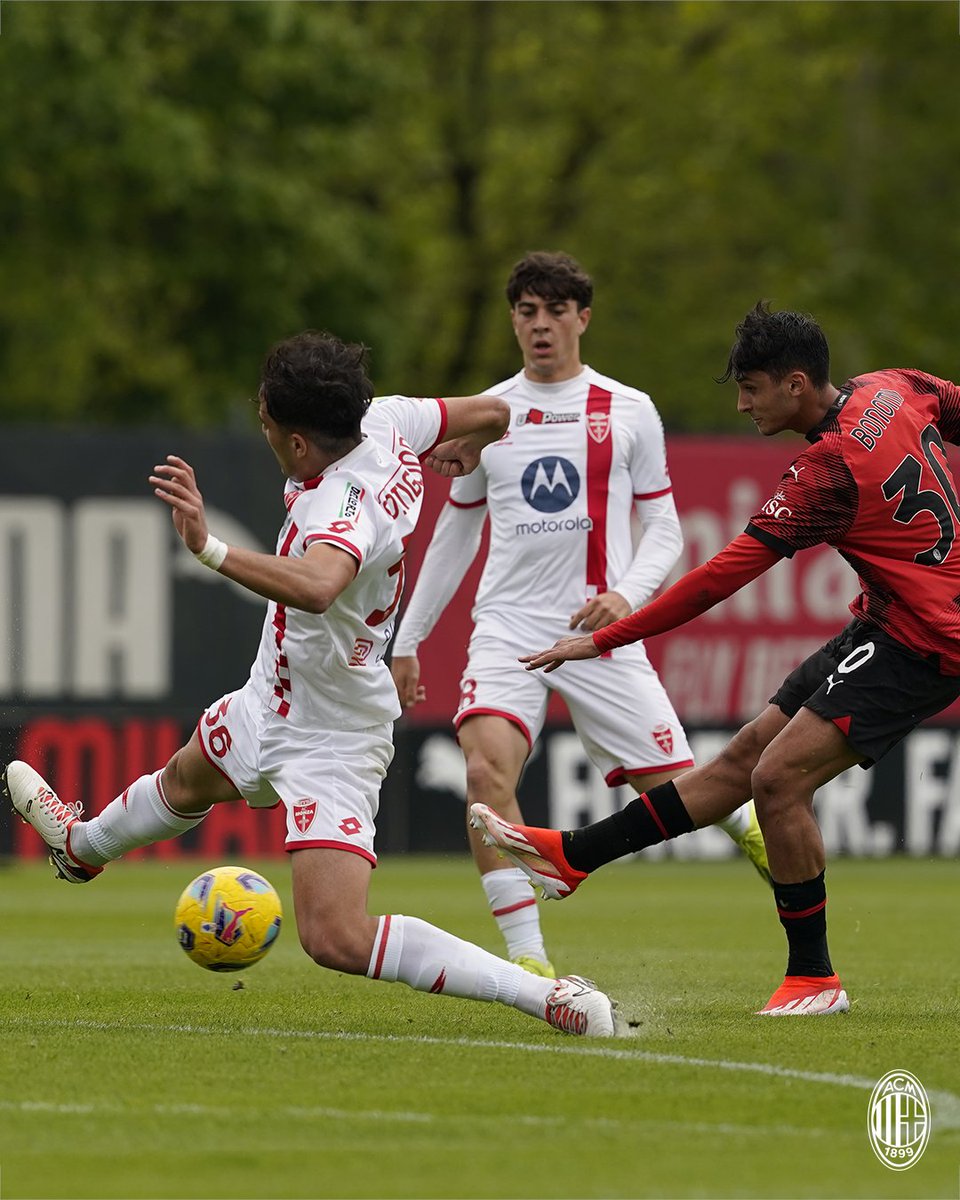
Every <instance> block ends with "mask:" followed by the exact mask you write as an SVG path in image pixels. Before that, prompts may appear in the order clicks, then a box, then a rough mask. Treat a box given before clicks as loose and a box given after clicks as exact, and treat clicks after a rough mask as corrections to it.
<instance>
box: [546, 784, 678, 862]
mask: <svg viewBox="0 0 960 1200" xmlns="http://www.w3.org/2000/svg"><path fill="white" fill-rule="evenodd" d="M693 827H694V825H693V821H692V820H691V819H690V814H689V813H688V812H687V810H686V809H685V808H684V806H683V801H682V800H681V799H680V793H679V792H678V791H677V789H676V787H675V786H674V784H673V781H672V780H671V781H669V782H668V783H661V784H660V785H659V786H657V787H655V788H651V789H650V791H649V792H644V793H643V795H641V796H638V797H637V798H636V800H631V801H630V803H629V804H628V805H627V807H626V808H625V809H623V810H622V811H621V812H615V813H614V814H613V816H611V817H605V818H604V819H603V820H602V821H596V822H594V824H593V825H587V826H585V827H584V828H583V829H573V830H570V831H568V832H565V833H564V834H563V841H562V845H563V852H564V854H565V855H566V858H567V862H568V863H569V864H570V866H571V867H574V868H575V869H576V870H577V871H595V870H596V869H597V867H602V866H603V864H604V863H608V862H613V860H614V859H615V858H622V857H623V856H624V855H625V854H636V852H637V851H638V850H643V849H645V847H647V846H656V845H657V843H658V842H665V841H666V840H667V839H668V838H675V837H679V835H680V834H681V833H689V832H690V830H691V829H693Z"/></svg>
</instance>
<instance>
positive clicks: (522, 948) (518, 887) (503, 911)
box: [480, 867, 547, 962]
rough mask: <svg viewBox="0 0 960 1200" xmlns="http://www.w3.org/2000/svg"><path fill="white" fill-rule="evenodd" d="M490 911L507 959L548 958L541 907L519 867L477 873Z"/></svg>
mask: <svg viewBox="0 0 960 1200" xmlns="http://www.w3.org/2000/svg"><path fill="white" fill-rule="evenodd" d="M480 882H481V883H482V884H483V890H484V892H486V895H487V904H489V906H490V913H491V916H492V917H493V919H494V920H495V921H496V923H497V928H498V929H499V930H500V932H501V933H502V934H503V939H504V941H505V942H506V943H507V954H508V956H509V957H510V958H514V959H515V958H519V957H520V956H521V955H522V954H529V955H530V956H531V957H532V958H539V959H540V961H541V962H546V961H547V951H546V949H545V948H544V945H543V934H542V932H541V931H540V910H539V908H538V907H537V897H536V894H535V893H534V890H533V887H532V885H531V883H530V880H529V878H528V877H527V876H526V875H525V874H524V873H523V871H521V870H520V868H519V867H508V868H507V869H506V870H502V871H488V872H487V873H486V875H481V876H480Z"/></svg>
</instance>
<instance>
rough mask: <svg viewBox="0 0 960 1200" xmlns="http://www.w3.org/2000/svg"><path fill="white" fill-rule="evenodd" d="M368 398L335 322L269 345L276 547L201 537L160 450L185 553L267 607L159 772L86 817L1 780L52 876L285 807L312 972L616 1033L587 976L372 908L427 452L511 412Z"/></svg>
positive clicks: (192, 489) (489, 428)
mask: <svg viewBox="0 0 960 1200" xmlns="http://www.w3.org/2000/svg"><path fill="white" fill-rule="evenodd" d="M371 394H372V388H371V386H370V382H369V380H368V378H367V375H366V370H365V366H364V354H363V349H362V347H357V346H350V345H347V344H345V343H343V342H341V341H340V340H339V339H337V338H334V337H331V336H330V335H329V334H319V333H315V332H312V331H311V332H307V333H304V334H300V335H298V336H297V337H293V338H290V339H288V340H287V341H286V342H282V343H280V344H279V345H278V346H276V347H275V348H274V349H273V351H272V352H271V353H270V355H269V356H268V358H267V360H266V362H265V364H264V368H263V372H262V376H261V386H260V391H259V411H260V420H261V423H262V428H263V432H264V435H265V437H266V440H267V442H268V443H269V445H270V448H271V450H272V451H273V453H274V455H275V456H276V458H277V461H278V462H279V464H280V467H281V469H282V470H283V472H284V474H285V475H286V476H287V484H286V488H285V491H284V504H285V507H286V519H285V521H284V523H283V527H282V528H281V530H280V535H279V539H278V542H277V551H276V554H261V553H257V552H254V551H251V550H245V549H242V548H240V547H237V546H227V545H226V544H225V543H223V542H221V541H220V540H219V539H217V538H216V537H214V536H213V535H211V534H210V533H209V532H208V530H207V523H206V517H205V514H204V504H203V497H202V496H201V494H200V491H199V488H198V486H197V482H196V479H195V477H194V473H193V470H192V468H191V467H190V465H189V464H188V463H186V462H185V461H184V460H183V459H180V458H177V457H175V456H173V455H170V456H168V458H167V461H166V462H165V463H164V464H162V465H160V466H157V467H156V468H155V469H154V474H153V475H152V476H151V477H150V483H151V484H152V486H153V488H154V491H155V493H156V495H157V496H158V497H159V498H160V499H161V500H162V501H164V502H165V503H166V504H168V505H169V506H170V508H171V511H172V516H173V521H174V525H175V527H176V530H177V533H178V534H179V535H180V537H181V538H182V539H183V541H184V543H185V544H186V545H187V547H188V548H189V549H190V550H191V551H192V552H193V553H194V554H195V555H196V556H197V558H198V559H199V560H200V561H201V562H202V563H204V564H205V565H206V566H208V567H211V568H212V569H214V570H218V571H219V572H220V573H221V574H223V575H225V576H226V577H227V578H229V579H232V580H235V581H236V582H238V583H240V584H242V585H244V586H245V587H247V588H249V589H250V590H251V591H254V592H256V593H257V594H259V595H261V596H264V597H266V599H267V600H268V601H269V604H268V607H267V613H266V617H265V620H264V625H263V633H262V636H261V640H260V648H259V652H258V654H257V658H256V661H255V662H254V664H253V667H252V669H251V672H250V676H249V678H248V680H247V682H246V683H245V684H244V686H243V687H242V688H240V689H239V691H235V692H231V693H229V694H228V695H226V696H223V697H222V698H221V699H220V700H217V701H216V702H214V703H213V704H211V705H210V706H209V707H208V708H207V709H206V711H205V712H204V714H203V715H202V717H201V719H200V722H199V724H198V726H197V729H196V731H195V733H194V734H193V736H192V737H191V739H190V741H189V743H188V744H187V745H186V746H185V747H183V748H182V749H181V750H179V751H177V753H176V754H175V755H174V756H173V758H172V759H171V760H170V762H169V763H168V764H167V766H166V767H165V768H164V769H163V770H161V771H157V772H155V773H153V774H151V775H144V776H141V777H140V778H139V779H137V780H135V781H134V782H133V783H131V784H130V785H129V787H127V788H126V790H125V791H124V792H123V793H122V795H120V796H118V797H117V798H116V799H115V800H113V801H112V802H111V803H109V804H108V805H107V807H106V808H105V809H104V811H103V812H102V813H100V814H99V815H98V816H96V817H94V818H92V819H91V820H88V821H83V820H82V819H81V816H82V814H81V810H80V806H79V805H78V804H76V803H71V802H64V801H61V800H60V798H59V797H58V796H57V795H56V794H55V793H54V792H53V791H52V790H51V789H50V788H49V786H48V785H47V784H46V783H45V781H44V780H43V779H42V778H41V777H40V776H39V775H38V774H37V772H36V771H35V770H33V768H32V767H30V766H29V765H28V764H26V763H22V762H12V763H10V764H9V765H8V767H7V769H6V771H5V772H4V777H3V786H4V789H5V791H6V793H7V795H8V796H9V798H10V800H11V802H12V804H13V807H14V809H15V810H16V811H17V812H18V813H19V814H20V816H21V817H23V819H24V820H26V821H27V822H29V823H30V824H31V825H32V826H33V827H34V829H36V830H37V832H38V833H39V834H40V835H41V837H43V839H44V840H45V841H46V843H47V845H48V846H49V848H50V850H51V861H52V862H53V864H54V866H55V868H56V870H57V873H58V875H59V876H60V877H61V878H63V879H66V880H68V881H70V882H74V883H85V882H88V881H89V880H91V879H93V878H94V877H95V876H96V875H98V874H100V872H101V871H102V870H103V867H104V865H105V864H106V863H108V862H110V861H112V860H114V859H116V858H119V857H120V856H121V855H122V854H124V853H126V852H128V851H130V850H132V849H134V848H135V847H137V846H143V845H147V844H149V843H151V842H156V841H160V840H162V839H165V838H170V837H175V836H177V835H178V834H181V833H184V832H186V831H187V830H189V829H193V828H195V827H196V825H197V824H198V822H199V821H201V820H203V818H204V817H205V816H206V814H207V813H208V812H209V811H210V807H211V805H213V804H216V803H229V802H237V801H239V800H241V799H245V800H246V802H247V803H248V804H249V805H251V806H254V807H256V806H264V805H274V804H276V803H278V802H282V803H283V804H284V805H285V807H286V811H287V837H286V848H287V849H288V850H290V851H293V852H294V853H293V854H292V874H293V894H294V904H295V909H296V918H297V929H298V932H299V935H300V941H301V944H302V945H303V947H304V949H305V950H306V952H307V953H308V954H309V955H310V956H311V957H312V958H313V959H314V960H315V961H316V962H317V963H319V964H320V965H321V966H325V967H330V968H332V969H333V970H337V971H344V972H347V973H351V974H366V975H367V976H369V977H370V978H373V979H381V980H386V981H396V980H400V981H402V982H404V983H406V984H408V985H409V986H410V987H413V988H416V989H418V990H420V991H426V992H436V993H443V994H445V995H452V996H462V997H469V998H472V999H476V1000H496V1001H499V1002H500V1003H503V1004H507V1005H510V1006H512V1007H515V1008H518V1009H520V1010H521V1011H523V1012H526V1013H528V1014H530V1015H532V1016H536V1017H539V1018H541V1019H543V1020H546V1021H547V1022H549V1023H550V1024H551V1025H553V1026H554V1027H556V1028H558V1029H562V1030H564V1031H566V1032H570V1033H577V1034H590V1035H594V1036H613V1034H614V1019H615V1018H614V1008H613V1005H612V1003H611V1001H610V1000H609V998H608V997H607V996H605V995H604V993H603V992H600V991H598V990H597V989H596V988H595V987H594V986H593V985H592V984H590V983H589V981H586V980H583V979H580V978H579V977H576V976H571V977H568V978H565V979H560V980H555V979H541V978H537V977H534V976H531V975H530V974H529V973H528V972H526V971H524V970H522V969H521V968H520V967H518V966H516V965H515V964H513V963H509V962H506V961H504V960H503V959H499V958H496V957H495V956H494V955H492V954H489V953H488V952H487V951H485V950H481V949H480V948H479V947H477V946H474V945H472V944H470V943H468V942H464V941H462V940H461V939H459V938H456V937H454V936H453V935H451V934H449V933H446V932H444V931H443V930H441V929H437V928H436V927H435V926H432V925H429V924H427V923H426V922H425V921H421V920H418V919H417V918H416V917H407V916H400V915H389V916H381V917H373V916H370V915H368V913H367V892H368V887H369V878H370V871H371V868H372V867H373V866H375V865H376V857H375V854H374V850H373V836H374V822H375V818H376V814H377V806H378V798H379V790H380V783H381V781H382V779H383V776H384V774H385V773H386V770H387V767H388V765H389V763H390V760H391V758H392V756H393V743H392V736H391V734H392V722H393V721H394V719H395V718H396V717H397V716H398V715H399V711H400V707H399V703H398V700H397V693H396V689H395V687H394V685H393V681H392V679H391V677H390V673H389V670H388V669H387V667H386V665H385V664H384V654H385V651H386V648H387V646H388V644H389V641H390V638H391V635H392V632H393V621H394V614H395V611H396V608H397V604H398V603H399V600H400V595H401V593H402V590H403V577H404V572H403V559H404V550H405V546H406V542H407V539H408V538H409V536H410V535H411V533H412V532H413V529H414V527H415V525H416V521H417V517H418V516H419V513H420V507H421V499H422V492H423V476H422V470H421V459H425V460H426V461H427V462H428V463H430V464H431V465H433V466H435V467H436V469H438V470H439V471H440V473H441V474H445V475H453V476H456V475H457V474H459V473H461V472H462V471H464V470H469V469H470V468H471V467H473V466H475V465H476V463H477V461H478V458H479V453H480V451H481V449H482V448H483V447H484V446H485V445H487V444H488V443H489V442H490V441H492V440H494V439H496V438H497V437H499V436H500V435H501V434H502V433H503V431H504V429H505V427H506V419H507V411H506V406H505V405H504V403H503V402H502V401H501V400H499V399H496V398H492V397H459V398H456V399H453V400H446V401H444V400H415V399H410V398H403V397H391V398H388V399H385V400H383V401H381V402H378V403H377V404H375V405H373V407H372V408H371V407H369V405H370V398H371ZM361 422H362V424H361Z"/></svg>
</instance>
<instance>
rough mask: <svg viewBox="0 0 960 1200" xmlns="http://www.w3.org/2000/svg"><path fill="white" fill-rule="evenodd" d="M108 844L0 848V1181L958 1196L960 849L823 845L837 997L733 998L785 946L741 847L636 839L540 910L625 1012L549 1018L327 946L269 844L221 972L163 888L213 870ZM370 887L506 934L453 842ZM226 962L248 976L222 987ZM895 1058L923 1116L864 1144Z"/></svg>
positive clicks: (454, 922) (440, 915)
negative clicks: (363, 969) (722, 857)
mask: <svg viewBox="0 0 960 1200" xmlns="http://www.w3.org/2000/svg"><path fill="white" fill-rule="evenodd" d="M208 865H213V864H207V863H198V862H193V861H181V862H170V861H167V862H165V863H163V864H160V863H157V862H150V863H147V862H144V863H129V864H124V863H121V864H117V865H116V866H114V867H112V868H111V869H110V870H109V871H107V872H106V874H105V875H104V876H103V877H102V878H101V879H99V880H97V881H96V882H95V883H94V884H92V885H90V886H88V887H82V888H80V887H70V886H68V885H66V884H63V883H56V882H55V881H54V880H53V879H52V877H51V875H50V872H49V868H47V867H45V866H44V867H40V866H39V865H33V864H31V865H19V866H8V867H6V868H4V869H3V870H0V894H2V897H3V931H2V935H0V1195H2V1196H3V1197H4V1200H13V1198H16V1197H71V1198H80V1197H104V1198H105V1197H161V1198H162V1197H168V1198H173V1197H177V1198H180V1197H207V1198H210V1200H216V1198H219V1197H230V1198H234V1200H244V1198H247V1197H250V1198H253V1197H531V1198H535V1197H546V1196H550V1197H646V1196H651V1197H659V1196H677V1197H714V1196H716V1197H726V1196H730V1197H739V1196H744V1197H747V1196H757V1197H760V1196H771V1197H807V1196H809V1197H861V1196H862V1197H873V1196H877V1197H887V1196H890V1197H900V1196H903V1197H939V1196H949V1197H956V1196H957V1194H958V1188H960V998H958V996H960V933H958V926H957V911H958V900H960V888H958V883H960V868H958V864H957V863H956V862H954V861H916V860H909V859H896V860H887V861H871V862H868V861H860V862H854V861H849V860H847V861H838V862H835V863H833V864H831V867H830V869H829V871H828V882H829V885H830V929H831V948H832V950H833V955H834V960H835V962H836V964H837V967H838V969H839V971H840V972H841V975H842V977H843V980H844V983H845V985H846V986H847V988H848V991H849V992H850V995H851V999H852V1002H853V1007H852V1010H851V1012H850V1013H849V1014H847V1015H846V1016H839V1017H825V1018H816V1019H807V1020H767V1019H764V1020H761V1019H759V1018H757V1017H754V1016H752V1015H751V1013H752V1011H753V1010H754V1009H755V1008H757V1007H759V1005H760V1004H761V1003H763V1002H764V1001H765V1000H766V998H767V996H768V994H769V992H770V991H771V990H772V988H773V986H774V985H775V984H776V983H777V982H778V980H779V978H780V976H781V975H782V971H783V964H784V948H783V942H782V934H781V931H780V929H779V926H778V924H777V922H776V917H775V914H774V912H773V905H772V902H771V897H770V895H769V893H768V892H767V891H766V889H765V888H764V887H763V885H762V884H760V883H759V881H758V880H757V878H756V876H755V875H754V874H753V873H752V872H751V871H750V870H749V868H748V867H746V866H745V864H744V863H743V862H729V863H718V864H700V863H676V862H674V863H668V862H664V863H654V864H636V863H625V864H621V865H617V866H616V867H611V868H608V869H606V870H605V871H602V872H600V873H599V874H598V875H597V876H596V877H595V878H593V879H592V880H591V881H590V882H589V884H588V885H587V886H585V887H584V888H582V889H581V891H580V892H578V893H577V895H576V896H574V897H572V898H570V899H569V900H566V901H564V902H563V903H560V904H557V903H551V904H547V905H545V906H544V907H543V910H542V911H543V918H544V926H545V929H546V932H547V936H548V944H549V946H550V949H551V952H552V954H553V955H554V958H555V960H556V963H557V965H558V967H559V969H560V970H561V971H571V972H579V973H582V974H586V975H590V976H592V977H594V978H595V979H596V980H597V981H598V982H599V983H600V985H601V986H603V987H605V988H606V989H607V990H609V991H610V992H611V993H612V994H614V995H616V996H618V997H619V998H620V1000H621V1004H622V1006H623V1009H624V1011H625V1012H626V1014H627V1016H628V1017H630V1018H631V1019H632V1020H633V1021H635V1022H637V1025H636V1028H635V1031H634V1036H632V1037H630V1038H627V1039H623V1040H618V1041H600V1040H594V1039H577V1038H570V1037H564V1036H563V1035H560V1034H557V1033H555V1032H554V1031H553V1030H551V1029H549V1028H547V1026H545V1025H543V1024H542V1023H540V1022H537V1021H534V1020H531V1019H530V1018H528V1017H524V1016H522V1015H521V1014H519V1013H516V1012H514V1011H512V1010H509V1009H505V1008H502V1007H500V1006H497V1005H483V1004H475V1003H471V1002H470V1001H466V1000H445V999H443V998H441V997H434V996H423V995H419V994H416V993H414V992H412V991H410V990H409V989H407V988H405V987H403V986H402V985H384V984H375V983H372V982H370V981H368V980H365V979H353V978H348V977H344V976H341V975H337V974H334V973H331V972H325V971H321V970H320V969H319V968H317V967H315V966H314V965H313V964H312V963H310V962H309V961H308V960H307V958H306V957H305V955H304V954H303V953H302V951H301V950H300V948H299V945H298V943H297V937H296V932H295V929H294V923H293V911H292V902H291V900H290V887H289V868H288V864H287V862H286V860H283V859H279V860H273V861H268V862H260V863H249V864H245V865H250V866H255V867H257V868H258V869H260V870H261V871H263V872H264V873H265V874H266V875H267V876H268V878H270V879H271V880H272V881H273V882H274V883H275V885H276V886H277V888H278V890H279V891H280V893H281V896H282V897H283V899H284V904H285V914H286V926H285V928H284V931H283V933H282V934H281V937H280V940H279V942H278V943H277V945H276V946H275V947H274V948H273V950H271V952H270V954H269V955H268V956H267V958H266V959H265V960H264V961H263V962H262V963H260V964H259V965H257V966H256V967H254V968H252V969H251V970H250V971H249V972H246V973H244V974H242V975H240V976H236V975H214V974H212V973H208V972H204V971H201V970H200V969H198V968H197V967H195V966H194V965H193V964H192V963H191V962H189V961H188V959H187V958H186V956H185V955H184V954H183V953H182V952H181V950H180V949H179V947H178V946H177V943H176V941H175V938H174V933H173V923H172V910H173V906H174V903H175V901H176V899H177V896H178V895H179V893H180V891H181V889H182V888H183V886H184V885H185V884H186V883H187V882H188V881H189V880H190V879H191V878H192V877H193V876H194V875H195V874H197V873H198V871H199V870H200V869H202V868H203V867H205V866H208ZM371 908H372V911H375V912H384V911H386V912H404V913H410V914H416V915H418V916H422V917H424V918H426V919H428V920H432V921H434V922H436V923H437V924H441V925H443V926H445V927H446V928H448V929H450V930H452V931H453V932H455V933H458V934H460V935H461V936H464V937H467V938H470V939H472V940H474V941H477V942H479V943H480V944H482V945H485V946H487V947H489V948H491V949H493V950H495V951H499V939H498V935H497V934H496V931H495V929H494V926H493V924H492V922H491V920H490V918H489V917H488V916H487V915H486V913H485V911H484V907H483V903H482V893H481V890H480V888H479V885H478V883H477V881H476V878H475V876H474V873H473V869H472V866H471V865H470V863H469V861H468V860H467V859H466V858H459V857H454V858H432V859H429V858H410V859H407V858H396V857H390V858H384V859H383V860H381V865H380V867H379V869H378V870H377V871H376V872H375V874H374V880H373V887H372V895H371ZM238 981H239V982H242V984H243V986H242V987H239V988H238V987H235V985H236V984H237V983H238ZM893 1068H902V1069H905V1070H908V1071H911V1072H912V1073H913V1074H914V1075H916V1076H917V1077H918V1078H919V1079H920V1081H921V1083H922V1084H923V1085H924V1086H925V1087H926V1089H927V1092H928V1094H929V1096H930V1100H931V1107H932V1113H933V1133H932V1137H931V1140H930V1144H929V1146H928V1147H927V1150H926V1153H925V1155H924V1157H923V1158H922V1160H921V1161H920V1162H919V1163H917V1164H916V1165H915V1166H913V1167H912V1168H911V1169H910V1170H908V1171H904V1172H901V1173H895V1172H893V1171H890V1170H889V1169H888V1168H886V1167H884V1166H883V1165H882V1164H880V1163H879V1162H878V1161H877V1160H876V1158H875V1157H874V1155H873V1153H872V1151H871V1149H870V1145H869V1142H868V1138H867V1132H866V1114H867V1102H868V1099H869V1094H870V1089H871V1087H872V1084H873V1083H874V1082H875V1081H876V1080H877V1079H879V1077H880V1076H881V1075H883V1074H884V1073H885V1072H886V1071H888V1070H891V1069H893Z"/></svg>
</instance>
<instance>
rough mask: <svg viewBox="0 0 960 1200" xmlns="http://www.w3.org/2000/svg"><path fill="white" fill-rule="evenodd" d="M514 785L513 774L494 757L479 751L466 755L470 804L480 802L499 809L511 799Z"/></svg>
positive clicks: (514, 792)
mask: <svg viewBox="0 0 960 1200" xmlns="http://www.w3.org/2000/svg"><path fill="white" fill-rule="evenodd" d="M516 785H517V781H516V779H515V778H514V776H513V772H512V771H511V770H510V768H509V767H508V766H507V764H505V763H503V762H501V761H499V760H498V759H497V758H496V757H494V756H492V755H489V754H487V753H486V752H485V751H484V750H480V749H474V750H473V751H471V753H470V754H469V755H467V795H468V796H469V797H470V800H471V803H472V802H476V801H480V802H481V803H483V804H489V805H491V807H493V808H499V807H500V805H501V804H503V803H505V802H506V801H508V800H512V799H513V797H514V796H515V794H516Z"/></svg>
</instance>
